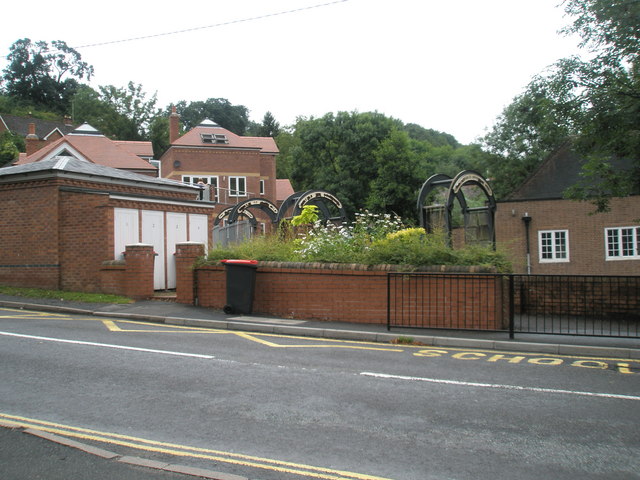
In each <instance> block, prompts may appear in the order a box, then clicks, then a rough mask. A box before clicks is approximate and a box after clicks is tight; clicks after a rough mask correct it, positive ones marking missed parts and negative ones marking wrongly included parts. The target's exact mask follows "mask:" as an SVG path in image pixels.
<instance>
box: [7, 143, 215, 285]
mask: <svg viewBox="0 0 640 480" xmlns="http://www.w3.org/2000/svg"><path fill="white" fill-rule="evenodd" d="M74 151H75V150H74ZM198 192H199V189H198V188H196V187H193V186H191V185H186V184H183V183H180V182H175V181H171V180H167V179H160V178H153V177H151V176H149V175H141V174H138V173H133V172H130V171H125V170H120V169H115V168H111V167H106V166H103V165H98V164H96V163H92V162H90V161H85V160H82V159H79V158H74V157H69V156H64V155H63V156H57V157H54V158H49V159H43V160H41V161H37V162H32V163H27V164H23V165H16V166H11V167H5V168H0V245H2V249H0V283H3V284H10V285H15V286H30V287H40V288H47V289H63V290H75V291H85V292H104V293H124V294H128V295H130V296H143V297H144V296H150V295H152V294H153V290H154V289H155V290H164V289H171V288H175V283H176V273H175V259H174V253H175V251H176V244H179V243H183V242H189V241H193V242H198V243H203V244H205V245H210V232H211V228H212V225H213V208H214V207H213V205H212V204H211V203H208V202H202V201H198V200H196V198H197V196H198ZM139 244H143V245H139ZM130 246H133V247H130ZM131 248H133V250H132V251H131V252H130V251H129V250H130V249H131ZM125 251H126V252H127V255H126V256H124V255H123V252H125ZM140 252H142V253H140ZM143 253H144V255H143ZM145 255H146V257H145V258H146V260H145V261H146V262H147V263H146V265H147V266H146V267H145V268H146V270H145V272H146V273H145V274H141V276H140V275H138V273H140V272H141V271H142V270H140V269H139V268H138V267H135V268H134V265H138V266H139V265H140V263H139V262H138V260H140V259H142V260H144V259H143V258H142V257H143V256H145ZM136 258H137V260H136ZM149 262H150V263H149ZM136 269H137V270H136ZM134 270H135V271H137V272H138V273H135V272H134V273H133V274H132V272H133V271H134ZM132 275H133V276H132ZM141 285H143V286H144V285H146V286H145V287H144V288H142V291H141Z"/></svg>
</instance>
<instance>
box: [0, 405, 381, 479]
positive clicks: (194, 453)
mask: <svg viewBox="0 0 640 480" xmlns="http://www.w3.org/2000/svg"><path fill="white" fill-rule="evenodd" d="M0 419H4V421H5V423H7V424H9V425H12V426H16V427H22V428H35V429H38V430H42V431H45V432H49V433H55V434H57V435H61V436H65V437H73V438H79V439H83V440H92V441H98V442H104V443H109V444H113V445H119V446H123V447H130V448H135V449H138V450H144V451H149V452H156V453H165V454H170V455H177V456H182V457H191V458H200V459H206V460H213V461H216V462H224V463H229V464H234V465H241V466H247V467H253V468H260V469H264V470H272V471H276V472H283V473H292V474H296V475H303V476H307V477H313V478H320V479H326V480H390V479H387V478H383V477H376V476H372V475H366V474H361V473H355V472H347V471H342V470H334V469H330V468H323V467H315V466H312V465H304V464H298V463H293V462H286V461H282V460H274V459H270V458H262V457H256V456H253V455H244V454H239V453H232V452H224V451H220V450H212V449H206V448H199V447H190V446H187V445H179V444H175V443H165V442H157V441H155V440H148V439H144V438H139V437H132V436H128V435H120V434H116V433H109V432H101V431H98V430H90V429H86V428H80V427H73V426H70V425H63V424H58V423H52V422H48V421H45V420H37V419H33V418H26V417H20V416H16V415H9V414H4V413H0Z"/></svg>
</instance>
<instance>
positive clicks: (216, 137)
mask: <svg viewBox="0 0 640 480" xmlns="http://www.w3.org/2000/svg"><path fill="white" fill-rule="evenodd" d="M200 138H202V143H217V144H226V143H229V139H228V138H227V136H226V135H225V134H223V133H201V134H200Z"/></svg>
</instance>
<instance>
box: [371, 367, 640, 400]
mask: <svg viewBox="0 0 640 480" xmlns="http://www.w3.org/2000/svg"><path fill="white" fill-rule="evenodd" d="M360 375H364V376H365V377H376V378H387V379H394V380H409V381H417V382H428V383H439V384H443V385H457V386H462V387H478V388H500V389H503V390H520V391H526V392H537V393H560V394H564V395H582V396H587V397H600V398H615V399H619V400H640V397H636V396H633V395H618V394H615V393H597V392H580V391H575V390H559V389H556V388H540V387H522V386H519V385H500V384H497V383H475V382H461V381H459V380H443V379H438V378H424V377H407V376H403V375H389V374H386V373H373V372H360Z"/></svg>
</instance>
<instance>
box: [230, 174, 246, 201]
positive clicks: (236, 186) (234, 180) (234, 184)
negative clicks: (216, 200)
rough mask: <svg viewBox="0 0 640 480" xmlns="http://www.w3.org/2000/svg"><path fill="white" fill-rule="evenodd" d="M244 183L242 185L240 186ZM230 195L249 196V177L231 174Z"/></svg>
mask: <svg viewBox="0 0 640 480" xmlns="http://www.w3.org/2000/svg"><path fill="white" fill-rule="evenodd" d="M240 183H242V184H243V185H242V187H243V188H240V187H241V185H240ZM229 196H230V197H246V196H247V177H240V176H230V177H229Z"/></svg>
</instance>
